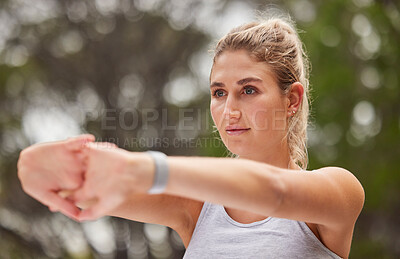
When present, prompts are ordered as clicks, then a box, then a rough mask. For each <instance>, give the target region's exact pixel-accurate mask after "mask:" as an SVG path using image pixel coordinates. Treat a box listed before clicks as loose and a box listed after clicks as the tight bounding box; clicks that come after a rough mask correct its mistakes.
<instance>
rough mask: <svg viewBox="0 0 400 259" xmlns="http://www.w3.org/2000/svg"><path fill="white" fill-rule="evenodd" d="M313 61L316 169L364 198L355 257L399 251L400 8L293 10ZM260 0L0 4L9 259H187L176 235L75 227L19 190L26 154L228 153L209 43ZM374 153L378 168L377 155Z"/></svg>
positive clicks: (1, 176)
mask: <svg viewBox="0 0 400 259" xmlns="http://www.w3.org/2000/svg"><path fill="white" fill-rule="evenodd" d="M275 3H276V4H279V5H280V6H281V7H283V8H284V9H286V10H289V11H290V13H291V14H292V15H293V18H294V19H295V20H296V21H297V23H298V27H299V28H300V29H302V30H303V31H304V32H303V33H300V36H301V37H302V38H303V40H304V43H305V46H306V49H307V52H308V53H309V55H310V59H311V63H312V74H311V85H312V87H313V92H312V97H313V100H314V101H313V105H312V112H313V114H312V122H313V123H312V124H311V125H310V129H309V156H310V165H309V168H310V169H313V168H319V167H323V166H329V165H335V166H342V167H344V168H347V169H349V170H350V171H351V172H353V173H354V174H355V175H356V176H357V178H358V179H360V181H361V182H362V184H363V186H364V189H365V192H366V203H365V208H364V210H363V212H362V214H361V216H360V218H359V220H358V222H357V224H356V229H355V233H354V239H353V245H352V251H351V254H350V256H351V258H376V257H378V258H398V257H399V256H400V250H399V247H400V234H399V233H400V229H399V228H400V222H399V216H398V215H399V214H400V176H399V174H398V173H397V171H398V168H397V165H398V163H397V158H398V157H399V155H400V154H399V153H400V149H399V143H400V137H399V136H400V134H399V133H400V106H399V102H400V95H399V91H400V88H399V76H398V70H399V67H400V66H399V63H400V62H399V58H400V48H399V47H398V42H399V40H400V39H399V38H400V12H399V4H398V3H397V2H396V1H390V0H386V1H378V2H374V1H373V0H353V1H326V2H320V1H310V0H300V1H294V0H293V1H284V2H283V3H282V2H280V1H279V2H278V1H276V2H275ZM264 4H265V1H261V0H252V1H199V0H190V1H189V0H188V1H179V0H173V1H166V0H152V1H146V0H135V1H132V0H96V1H88V0H86V1H77V0H76V1H72V0H68V1H51V0H31V1H28V0H13V1H10V0H9V1H1V2H0V204H1V205H0V251H1V252H0V255H1V256H0V257H1V258H3V257H4V258H31V257H32V258H37V257H40V258H46V257H50V258H54V257H55V258H59V257H63V258H91V257H98V258H147V257H148V258H182V256H183V253H184V247H183V245H182V243H181V241H180V238H179V236H178V235H177V234H176V232H175V231H173V230H171V229H169V228H166V227H163V226H158V225H152V224H143V223H139V222H132V221H127V220H122V219H117V218H103V219H101V220H99V221H96V222H91V223H85V224H78V223H75V222H73V221H71V220H69V219H67V218H66V217H64V216H63V215H60V214H54V213H50V212H48V210H47V208H46V207H44V206H43V205H41V204H40V203H38V202H36V201H35V200H33V199H31V198H30V197H28V196H27V195H26V194H24V193H23V192H22V190H21V187H20V184H19V181H18V179H17V177H16V161H17V159H18V154H19V152H20V150H21V149H23V148H24V147H26V146H28V145H30V144H33V143H37V142H41V141H50V140H56V139H64V138H66V137H68V136H72V135H77V134H80V133H82V132H90V133H93V134H95V135H96V137H97V138H98V140H103V141H111V142H115V143H116V144H118V145H119V146H120V147H123V148H125V149H129V150H146V149H159V150H162V151H164V152H166V153H167V154H169V155H206V156H224V155H226V150H225V149H224V147H223V145H222V143H221V142H220V141H219V140H218V139H217V136H216V135H214V134H213V133H212V123H211V118H210V115H209V109H208V105H209V101H208V99H209V96H208V78H207V77H208V73H209V69H210V67H211V57H210V56H208V55H207V49H209V47H210V42H211V40H214V39H216V38H218V37H220V36H222V35H223V34H224V33H226V32H227V31H228V30H229V29H230V28H232V27H233V26H236V25H239V24H240V23H243V22H246V21H250V20H251V19H253V10H255V9H258V10H262V9H263V8H264ZM368 158H369V159H368Z"/></svg>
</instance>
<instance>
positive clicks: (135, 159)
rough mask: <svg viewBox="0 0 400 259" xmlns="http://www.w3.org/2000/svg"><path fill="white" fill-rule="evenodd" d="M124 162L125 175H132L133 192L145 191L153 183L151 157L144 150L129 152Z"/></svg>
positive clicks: (153, 168) (153, 167)
mask: <svg viewBox="0 0 400 259" xmlns="http://www.w3.org/2000/svg"><path fill="white" fill-rule="evenodd" d="M125 164H126V165H125V166H126V172H127V175H129V176H133V183H132V185H131V186H132V189H133V190H132V191H133V193H135V192H136V193H137V192H141V193H145V192H147V190H149V189H150V188H151V186H152V184H153V178H154V176H153V174H154V170H155V166H154V162H153V159H152V158H151V157H150V156H149V155H147V154H146V153H144V152H129V155H128V156H127V159H126V163H125Z"/></svg>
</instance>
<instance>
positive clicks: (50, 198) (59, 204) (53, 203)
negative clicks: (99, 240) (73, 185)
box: [46, 192, 80, 220]
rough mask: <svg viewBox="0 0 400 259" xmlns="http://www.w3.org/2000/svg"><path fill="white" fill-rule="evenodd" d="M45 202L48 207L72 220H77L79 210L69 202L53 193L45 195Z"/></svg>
mask: <svg viewBox="0 0 400 259" xmlns="http://www.w3.org/2000/svg"><path fill="white" fill-rule="evenodd" d="M46 200H47V204H48V206H49V207H51V208H53V209H55V210H58V211H60V212H61V213H63V214H64V215H66V216H68V217H70V218H72V219H74V220H78V215H79V212H80V210H79V209H78V207H76V206H75V205H74V204H73V203H72V202H71V201H68V200H66V199H64V198H61V197H60V196H59V195H58V194H57V193H55V192H49V193H47V195H46Z"/></svg>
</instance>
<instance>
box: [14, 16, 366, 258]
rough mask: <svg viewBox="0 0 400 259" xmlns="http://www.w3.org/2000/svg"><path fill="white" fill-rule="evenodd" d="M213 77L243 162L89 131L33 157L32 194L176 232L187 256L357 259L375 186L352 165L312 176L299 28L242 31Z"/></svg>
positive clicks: (85, 213) (60, 206) (221, 125)
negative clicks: (357, 240) (356, 240)
mask: <svg viewBox="0 0 400 259" xmlns="http://www.w3.org/2000/svg"><path fill="white" fill-rule="evenodd" d="M210 81H211V84H210V90H211V105H210V107H211V113H212V117H213V120H214V122H215V125H216V126H217V129H218V131H219V133H220V136H221V138H222V140H223V142H224V144H225V145H226V147H227V148H228V149H229V150H230V151H231V152H232V153H234V154H236V155H237V156H238V158H239V159H232V158H199V157H165V156H163V154H160V153H135V152H128V151H125V150H122V149H119V148H116V147H111V148H110V146H107V145H106V144H95V143H91V142H93V141H94V139H93V137H92V136H87V135H83V136H80V137H77V138H74V139H70V140H67V141H61V142H54V143H46V144H41V145H34V146H32V147H29V148H27V149H26V150H24V151H23V152H22V153H21V156H20V160H19V163H18V169H19V171H18V175H19V177H20V180H21V183H22V186H23V188H24V190H25V191H26V192H27V193H29V194H30V195H32V196H33V197H35V198H36V199H38V200H40V201H41V202H42V203H44V204H46V205H47V206H49V207H50V209H51V210H52V211H61V212H63V213H64V214H66V215H68V216H70V217H71V218H74V219H76V220H80V221H82V220H93V219H96V218H98V217H101V216H104V215H112V216H117V217H122V218H127V219H132V220H136V221H142V222H148V223H156V224H162V225H166V226H169V227H171V228H173V229H174V230H176V231H177V232H178V233H179V235H180V236H181V238H182V241H183V243H184V245H185V247H186V248H187V250H186V253H185V258H233V257H234V258H259V257H262V258H294V257H296V258H340V257H342V258H347V257H348V256H349V253H350V247H351V240H352V234H353V230H354V225H355V222H356V220H357V218H358V216H359V214H360V212H361V210H362V207H363V204H364V190H363V188H362V186H361V184H360V183H359V181H358V180H357V179H356V178H355V177H354V176H353V174H351V173H350V172H349V171H347V170H345V169H343V168H338V167H325V168H321V169H318V170H314V171H312V172H309V171H306V170H305V169H306V167H307V152H306V128H307V118H308V112H309V107H308V91H309V90H308V87H309V86H308V71H307V59H306V57H305V54H304V51H303V48H302V43H301V41H300V40H299V37H298V35H297V33H296V30H295V29H294V26H293V25H292V24H291V22H290V21H288V20H285V19H282V18H271V19H269V20H266V21H264V22H260V23H250V24H246V25H243V26H240V27H238V28H236V29H234V30H232V31H231V32H230V33H228V34H227V35H226V36H224V37H223V38H222V39H221V40H220V41H219V42H218V44H217V46H216V49H215V56H214V63H213V67H212V70H211V75H210ZM54 172H57V174H56V175H55V173H54ZM65 190H67V191H68V192H70V193H69V194H71V193H72V194H71V195H69V197H67V198H65V193H66V192H65ZM57 193H58V194H61V193H64V198H63V197H61V196H60V195H57ZM77 206H80V207H87V208H85V209H83V210H82V211H80V210H79V209H78V208H77Z"/></svg>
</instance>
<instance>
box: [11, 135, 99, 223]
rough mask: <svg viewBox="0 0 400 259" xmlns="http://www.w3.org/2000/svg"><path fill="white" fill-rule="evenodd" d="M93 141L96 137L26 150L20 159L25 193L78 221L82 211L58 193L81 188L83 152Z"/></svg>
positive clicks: (19, 166)
mask: <svg viewBox="0 0 400 259" xmlns="http://www.w3.org/2000/svg"><path fill="white" fill-rule="evenodd" d="M94 140H95V138H94V136H93V135H89V134H86V135H81V136H78V137H74V138H70V139H67V140H65V141H58V142H50V143H43V144H36V145H32V146H30V147H28V148H26V149H24V150H23V151H22V152H21V154H20V157H19V159H18V177H19V179H20V181H21V185H22V188H23V190H24V191H25V192H26V193H27V194H29V195H30V196H32V197H33V198H35V199H36V200H38V201H40V202H41V203H43V204H45V205H46V206H48V207H49V208H50V210H51V211H60V212H62V213H63V214H65V215H66V216H68V217H70V218H72V219H75V220H77V216H78V215H79V213H80V210H79V208H77V207H76V206H75V204H74V202H73V201H71V200H69V199H67V198H63V197H61V196H60V195H58V192H59V191H63V190H76V189H78V188H79V187H81V185H82V184H83V180H84V178H83V174H84V172H85V161H84V158H83V155H82V150H83V148H84V147H85V144H86V143H87V142H93V141H94Z"/></svg>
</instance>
